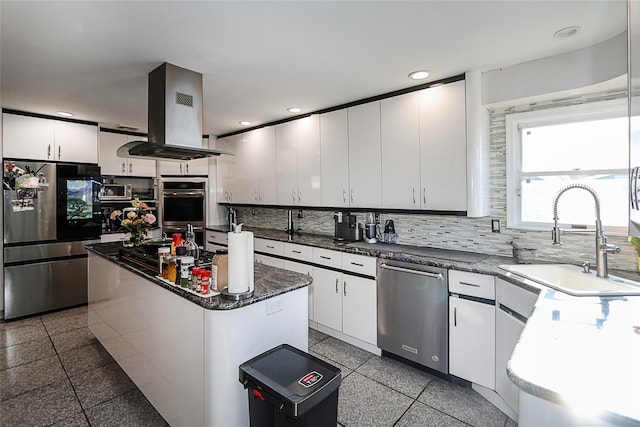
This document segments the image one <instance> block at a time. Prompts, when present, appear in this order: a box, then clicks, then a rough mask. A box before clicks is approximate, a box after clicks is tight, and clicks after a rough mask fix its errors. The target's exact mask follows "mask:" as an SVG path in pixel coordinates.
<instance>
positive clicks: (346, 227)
mask: <svg viewBox="0 0 640 427" xmlns="http://www.w3.org/2000/svg"><path fill="white" fill-rule="evenodd" d="M333 219H334V221H335V239H336V240H338V241H348V242H357V241H360V240H362V224H359V223H358V221H357V219H356V216H355V215H353V214H351V213H349V212H335V213H334V214H333Z"/></svg>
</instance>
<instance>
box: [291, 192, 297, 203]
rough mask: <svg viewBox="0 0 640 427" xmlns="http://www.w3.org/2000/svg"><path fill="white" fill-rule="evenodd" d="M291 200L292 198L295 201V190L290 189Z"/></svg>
mask: <svg viewBox="0 0 640 427" xmlns="http://www.w3.org/2000/svg"><path fill="white" fill-rule="evenodd" d="M291 200H293V202H294V203H295V202H296V190H291Z"/></svg>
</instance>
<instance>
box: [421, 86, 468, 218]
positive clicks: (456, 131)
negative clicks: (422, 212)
mask: <svg viewBox="0 0 640 427" xmlns="http://www.w3.org/2000/svg"><path fill="white" fill-rule="evenodd" d="M419 96H420V175H421V182H422V184H421V189H420V198H421V207H422V209H428V210H444V211H466V210H467V143H466V141H467V140H466V129H467V128H466V122H465V117H466V116H465V81H464V80H462V81H458V82H454V83H449V84H446V85H441V86H436V87H432V88H429V89H425V90H422V91H420V93H419Z"/></svg>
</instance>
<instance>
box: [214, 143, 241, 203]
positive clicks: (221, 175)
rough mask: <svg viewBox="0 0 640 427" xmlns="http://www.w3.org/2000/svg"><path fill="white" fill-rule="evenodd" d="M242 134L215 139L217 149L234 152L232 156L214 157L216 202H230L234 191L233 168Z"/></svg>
mask: <svg viewBox="0 0 640 427" xmlns="http://www.w3.org/2000/svg"><path fill="white" fill-rule="evenodd" d="M241 139H242V135H232V136H228V137H225V138H219V139H218V140H216V148H217V149H218V150H223V151H229V152H231V153H235V155H234V156H229V155H227V156H225V155H222V156H218V157H216V184H217V185H216V187H217V192H216V200H217V201H218V203H232V202H233V201H234V197H233V196H234V194H233V193H234V191H235V176H236V173H235V170H236V163H237V162H238V159H239V155H238V153H237V151H238V148H239V146H240V142H239V141H240V140H241Z"/></svg>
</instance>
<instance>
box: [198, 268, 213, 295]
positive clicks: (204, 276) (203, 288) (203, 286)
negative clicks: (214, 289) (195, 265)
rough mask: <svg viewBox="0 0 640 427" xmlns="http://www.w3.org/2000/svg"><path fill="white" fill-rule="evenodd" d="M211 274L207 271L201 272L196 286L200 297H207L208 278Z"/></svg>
mask: <svg viewBox="0 0 640 427" xmlns="http://www.w3.org/2000/svg"><path fill="white" fill-rule="evenodd" d="M210 275H211V272H210V271H209V270H204V269H203V270H201V274H200V279H199V280H198V286H199V288H200V293H201V294H202V295H209V278H210V277H209V276H210Z"/></svg>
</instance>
